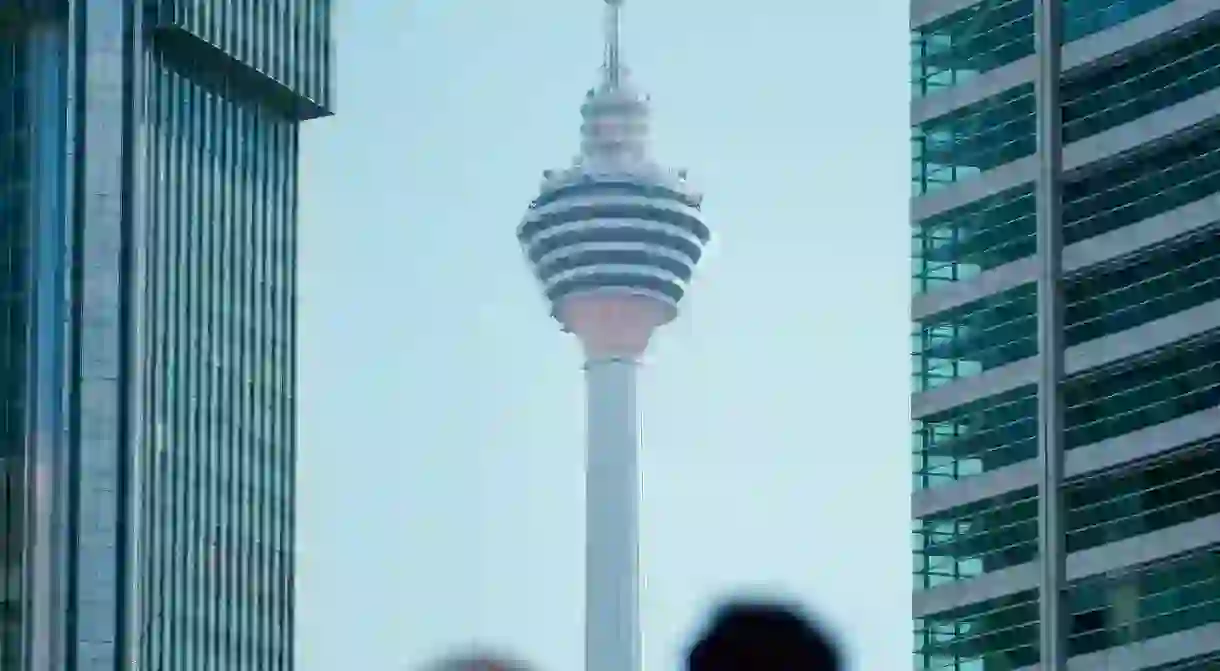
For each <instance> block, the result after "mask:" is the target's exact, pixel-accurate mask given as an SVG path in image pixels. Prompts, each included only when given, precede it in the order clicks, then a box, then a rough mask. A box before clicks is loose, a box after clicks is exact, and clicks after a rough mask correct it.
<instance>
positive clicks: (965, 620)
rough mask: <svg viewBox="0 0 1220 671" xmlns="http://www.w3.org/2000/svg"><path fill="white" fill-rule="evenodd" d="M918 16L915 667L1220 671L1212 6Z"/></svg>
mask: <svg viewBox="0 0 1220 671" xmlns="http://www.w3.org/2000/svg"><path fill="white" fill-rule="evenodd" d="M1049 2H1058V4H1059V5H1060V7H1061V14H1060V17H1061V21H1062V23H1061V25H1060V27H1059V29H1058V30H1055V31H1046V32H1041V28H1040V26H1044V25H1046V24H1042V23H1040V22H1039V21H1038V20H1036V19H1038V18H1039V16H1038V14H1039V13H1038V12H1037V11H1036V9H1037V7H1038V6H1039V5H1040V4H1042V3H1049ZM911 9H912V22H911V44H912V60H911V67H912V102H911V115H912V119H911V122H912V123H911V141H912V173H911V184H912V200H911V219H912V221H911V242H912V245H911V256H912V267H911V270H912V275H911V277H912V285H913V291H912V294H913V297H912V301H911V316H912V322H913V323H912V331H911V336H912V339H911V345H912V347H911V355H912V357H911V358H912V370H911V373H912V395H911V414H912V427H911V441H912V460H913V467H912V475H913V478H912V479H913V488H914V493H913V495H912V560H913V561H912V564H913V565H912V569H913V576H914V582H915V590H914V595H913V600H912V608H913V620H914V627H913V629H914V648H913V652H914V666H915V668H916V669H955V670H961V669H970V670H972V671H973V670H979V671H992V670H1002V671H1011V670H1015V669H1031V668H1035V665H1038V664H1043V666H1042V667H1041V668H1043V669H1044V671H1060V669H1062V668H1065V667H1064V666H1063V665H1062V664H1058V662H1059V661H1060V660H1058V659H1054V657H1055V656H1054V655H1044V653H1045V652H1047V651H1049V650H1053V649H1054V648H1055V647H1057V646H1056V645H1055V644H1056V642H1058V641H1060V640H1061V641H1062V643H1063V646H1062V648H1063V649H1064V650H1065V651H1066V657H1067V665H1068V666H1069V667H1070V668H1071V669H1073V670H1074V671H1091V670H1093V669H1096V670H1097V671H1102V670H1104V671H1122V670H1130V671H1136V670H1137V669H1178V670H1179V671H1188V670H1189V671H1205V670H1210V669H1216V668H1220V177H1218V175H1220V170H1213V168H1220V163H1218V161H1220V158H1218V157H1220V114H1217V112H1216V110H1217V109H1220V107H1218V106H1217V105H1220V3H1213V2H1202V3H1200V2H1193V1H1190V0H982V1H981V2H973V1H971V0H912V2H911ZM1043 16H1045V15H1043ZM1056 33H1061V36H1062V38H1063V39H1062V42H1061V43H1060V44H1061V48H1060V50H1059V52H1060V56H1061V58H1062V72H1061V73H1060V74H1059V76H1058V77H1057V78H1056V77H1054V76H1051V75H1050V74H1049V73H1051V72H1053V69H1052V70H1048V69H1046V68H1044V67H1043V66H1044V65H1045V56H1046V55H1047V54H1048V53H1053V48H1052V45H1054V44H1055V39H1054V38H1055V35H1056ZM1040 45H1047V46H1046V48H1043V47H1041V46H1040ZM1052 91H1053V92H1055V93H1056V94H1057V96H1056V97H1057V99H1058V100H1057V103H1058V104H1057V105H1056V97H1052V96H1050V95H1049V93H1048V92H1052ZM1040 127H1041V128H1043V129H1044V130H1045V129H1052V130H1053V131H1054V132H1049V133H1046V134H1045V135H1043V136H1042V137H1041V138H1039V137H1038V132H1039V131H1038V129H1039V128H1040ZM1048 138H1050V139H1049V140H1048ZM1040 140H1041V141H1040ZM1052 152H1053V153H1052ZM1048 155H1057V156H1058V157H1059V158H1060V159H1061V163H1062V165H1061V169H1059V168H1053V167H1048V166H1054V165H1055V164H1056V163H1057V161H1050V160H1048ZM1048 185H1054V186H1055V187H1056V188H1054V189H1048V188H1046V187H1047V186H1048ZM1048 194H1051V196H1050V197H1048ZM1039 198H1047V200H1046V201H1042V202H1041V203H1040V202H1039ZM1048 201H1049V202H1050V205H1049V206H1048V205H1047V202H1048ZM1052 226H1053V227H1054V228H1051V227H1052ZM1048 231H1049V232H1057V235H1046V234H1047V232H1048ZM1040 235H1046V237H1043V238H1041V239H1039V236H1040ZM1055 238H1059V239H1060V243H1059V245H1047V244H1045V243H1046V242H1047V240H1054V239H1055ZM1047 254H1057V255H1061V258H1062V277H1058V278H1056V277H1054V274H1053V273H1048V272H1044V271H1045V270H1046V269H1047V268H1048V266H1047V265H1046V264H1045V261H1046V260H1047V259H1048V258H1054V257H1051V256H1046V255H1047ZM1047 296H1054V297H1055V298H1056V302H1058V303H1059V304H1060V305H1061V306H1062V328H1061V329H1060V328H1048V329H1046V330H1043V329H1042V327H1043V326H1045V325H1047V324H1053V323H1054V322H1055V320H1048V319H1046V317H1047V315H1048V314H1050V313H1049V312H1048V311H1047V310H1046V309H1045V308H1046V303H1045V302H1043V299H1045V298H1046V297H1047ZM1040 322H1041V323H1040ZM1048 334H1049V335H1048ZM1056 353H1057V355H1061V356H1062V360H1063V362H1064V371H1063V377H1062V379H1061V380H1058V381H1053V380H1052V382H1053V383H1048V381H1047V378H1046V377H1044V375H1045V374H1046V370H1047V368H1046V367H1045V366H1044V364H1045V363H1046V361H1047V358H1048V357H1051V356H1052V355H1056ZM1055 407H1058V408H1061V412H1060V413H1055V414H1054V415H1052V414H1051V413H1050V412H1047V409H1048V408H1055ZM1059 416H1061V421H1051V420H1050V419H1048V417H1059ZM1052 431H1053V433H1054V436H1053V437H1052V438H1047V434H1048V432H1052ZM1052 448H1053V451H1052ZM1047 455H1062V458H1063V464H1064V469H1063V470H1064V472H1063V475H1064V477H1063V479H1062V482H1059V481H1058V480H1057V479H1056V480H1054V481H1053V482H1050V483H1044V482H1043V481H1042V476H1043V473H1044V471H1043V470H1042V466H1043V465H1044V464H1045V463H1048V462H1049V461H1051V460H1049V459H1045V457H1046V456H1047ZM1043 495H1049V496H1053V497H1054V500H1056V501H1058V500H1062V504H1063V505H1062V514H1061V515H1056V516H1055V517H1057V518H1058V519H1060V520H1061V521H1062V524H1061V525H1059V526H1061V530H1062V533H1054V534H1051V533H1047V534H1040V529H1041V528H1040V523H1039V520H1040V515H1041V512H1040V503H1042V501H1041V500H1040V497H1041V496H1043ZM1048 500H1051V499H1049V498H1048ZM1049 517H1050V516H1047V518H1049ZM1047 518H1043V519H1047ZM1055 526H1056V525H1052V526H1051V527H1049V528H1051V529H1054V528H1055ZM1056 541H1058V544H1061V545H1062V554H1061V553H1059V552H1056V551H1055V547H1054V546H1055V545H1056ZM1058 557H1063V558H1064V559H1065V562H1064V564H1065V566H1066V575H1065V582H1066V584H1065V585H1064V589H1063V590H1062V592H1061V594H1059V595H1056V594H1054V593H1047V594H1043V593H1042V592H1041V591H1040V589H1039V588H1040V586H1041V579H1042V577H1043V576H1045V575H1047V572H1046V570H1045V569H1046V567H1048V566H1053V565H1054V564H1055V563H1056V562H1057V558H1058ZM1046 614H1049V616H1047V617H1046V619H1045V622H1047V623H1052V622H1053V621H1054V617H1055V616H1056V615H1058V617H1060V618H1061V619H1062V622H1063V625H1064V626H1063V631H1062V639H1060V637H1058V636H1057V635H1056V632H1055V631H1054V629H1055V628H1054V627H1053V626H1050V627H1046V628H1045V629H1044V628H1043V627H1042V626H1041V625H1042V623H1043V617H1044V615H1046Z"/></svg>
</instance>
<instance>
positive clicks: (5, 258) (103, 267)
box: [0, 0, 333, 671]
mask: <svg viewBox="0 0 1220 671" xmlns="http://www.w3.org/2000/svg"><path fill="white" fill-rule="evenodd" d="M332 53H333V39H332V35H331V2H330V0H202V1H200V0H190V1H188V0H0V466H2V471H0V566H2V567H3V570H4V572H5V573H4V581H3V583H0V625H2V629H0V668H3V669H4V671H9V670H10V669H13V670H15V671H17V670H19V671H25V670H27V669H28V670H31V671H32V670H35V669H45V668H55V669H64V670H65V671H83V670H86V669H87V670H90V671H93V670H101V669H105V670H106V671H114V669H119V668H122V669H127V668H137V667H138V668H141V669H156V670H166V671H171V670H172V671H194V670H200V671H204V670H208V671H212V670H215V671H221V670H224V671H228V670H234V671H239V670H251V671H255V670H257V671H264V670H275V671H290V670H291V669H292V668H294V659H293V630H294V626H293V602H294V597H293V594H294V585H293V575H294V570H293V567H294V543H295V535H294V528H295V518H294V509H295V497H296V490H295V483H294V471H295V459H296V433H295V420H296V415H295V408H296V401H295V385H296V364H295V361H296V355H295V353H296V258H297V238H296V222H297V201H298V182H297V174H296V172H297V163H298V152H299V126H300V124H301V123H302V122H305V121H307V120H309V119H313V118H316V117H320V116H326V115H329V114H331V113H332V98H333V87H332V76H331V73H332V70H333V60H332Z"/></svg>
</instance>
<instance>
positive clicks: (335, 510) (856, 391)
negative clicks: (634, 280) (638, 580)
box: [297, 0, 911, 671]
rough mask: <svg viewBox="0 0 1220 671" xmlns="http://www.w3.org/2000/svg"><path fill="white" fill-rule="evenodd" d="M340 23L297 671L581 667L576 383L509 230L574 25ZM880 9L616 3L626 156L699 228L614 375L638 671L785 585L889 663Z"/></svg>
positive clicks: (515, 3)
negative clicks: (480, 652)
mask: <svg viewBox="0 0 1220 671" xmlns="http://www.w3.org/2000/svg"><path fill="white" fill-rule="evenodd" d="M336 4H338V5H339V9H338V10H337V12H338V15H337V17H336V19H337V22H336V25H337V31H338V32H337V39H338V40H339V66H338V73H337V74H338V78H339V80H338V90H339V94H340V97H339V116H337V117H335V118H333V119H329V120H325V121H321V122H315V123H312V124H310V125H309V126H308V127H307V129H306V131H305V133H304V148H305V153H304V157H303V182H302V196H303V198H302V204H301V206H302V216H301V226H302V235H301V241H302V242H301V363H300V366H301V369H300V396H301V408H300V432H301V440H300V489H299V491H300V495H299V518H298V519H299V525H300V552H299V566H300V575H299V580H298V583H297V585H298V592H299V611H298V624H299V629H298V635H299V644H298V648H299V652H300V666H299V668H300V669H301V671H333V670H337V669H343V670H345V671H346V670H348V669H351V670H353V671H354V670H356V669H361V670H370V671H380V670H382V669H387V670H389V669H393V670H398V669H411V668H413V667H414V666H415V665H417V664H419V663H420V662H422V661H424V660H425V659H426V658H428V657H430V656H433V655H435V654H438V653H440V652H443V651H444V650H446V649H450V648H452V647H454V646H460V645H463V644H466V643H469V642H475V641H477V642H485V643H489V644H492V645H494V646H496V647H504V648H508V649H510V650H512V651H513V652H516V653H518V654H519V655H521V656H523V657H526V658H528V659H530V660H532V661H535V662H536V663H537V664H538V665H539V666H540V668H541V669H543V670H544V671H545V670H551V671H570V670H572V669H577V668H579V667H580V664H581V659H582V657H581V635H582V627H581V623H580V614H581V609H582V605H581V604H582V592H581V584H582V575H581V574H582V571H583V564H582V559H581V555H582V551H583V541H582V534H583V515H582V512H581V494H582V474H581V473H582V471H581V469H582V459H583V457H582V452H581V450H582V445H583V436H582V413H583V401H582V392H583V387H582V378H581V371H580V362H579V358H580V357H579V353H578V351H577V348H576V345H575V343H574V342H573V341H571V340H570V339H568V338H567V337H566V336H564V335H562V334H561V333H560V332H559V330H558V329H557V328H556V326H555V325H554V324H553V323H552V322H551V321H550V320H549V318H548V316H547V310H546V307H545V306H544V305H543V302H542V300H541V297H540V295H539V291H538V289H537V288H536V287H535V286H534V284H533V280H532V277H531V276H530V274H529V272H528V271H527V269H526V267H525V265H524V263H523V261H522V260H521V258H520V251H519V249H518V247H517V245H516V242H515V240H514V236H513V234H514V228H515V226H516V224H517V221H518V219H519V217H520V215H521V214H522V213H523V211H524V208H525V207H526V205H527V203H528V202H529V200H530V199H531V198H532V197H533V196H534V195H535V193H536V189H537V185H538V179H539V176H540V173H541V171H542V170H543V169H545V168H553V167H562V166H564V165H566V164H567V162H568V161H569V160H570V158H571V156H572V155H574V153H575V151H576V148H577V127H578V125H579V115H578V106H579V104H580V102H581V100H582V98H583V96H584V92H585V90H586V89H587V88H588V87H589V86H590V85H592V84H593V83H594V81H595V78H596V76H597V67H598V65H599V62H600V56H601V47H600V44H599V42H598V40H599V34H598V31H599V26H600V16H601V14H600V12H601V6H600V3H599V2H597V0H511V1H510V2H494V1H486V0H484V1H483V2H472V1H469V0H467V1H460V0H410V1H403V0H395V1H390V0H351V1H348V2H340V3H336ZM906 22H907V10H906V3H905V2H903V0H853V1H852V2H837V1H832V0H753V1H752V2H749V3H741V2H728V1H727V0H726V1H724V2H707V1H706V0H704V1H700V0H629V2H628V6H627V12H626V26H625V36H624V39H625V41H626V47H625V57H626V59H627V62H628V63H629V65H630V66H631V67H632V69H633V71H634V74H635V76H636V80H637V81H638V82H639V83H640V85H641V86H642V87H643V88H644V89H645V90H647V91H648V92H650V93H651V94H652V97H653V106H654V115H655V136H656V142H655V146H656V153H657V155H658V157H659V158H660V159H661V160H662V161H663V162H665V163H667V164H670V165H673V166H676V167H687V168H689V169H690V174H691V177H692V179H694V180H695V181H696V183H698V184H700V185H701V186H703V187H704V189H705V190H706V193H707V197H706V200H705V207H704V209H705V211H706V213H707V216H708V219H709V223H710V224H711V226H712V227H713V230H714V231H716V233H717V234H718V236H719V246H718V248H717V250H716V253H715V255H714V257H713V258H712V259H711V260H710V262H708V263H706V264H705V265H704V266H703V267H702V268H701V271H700V273H699V274H698V275H697V276H696V280H695V284H694V287H693V289H692V292H691V295H690V299H689V301H688V302H686V303H685V306H684V314H683V316H682V317H681V319H679V320H678V321H677V322H675V323H674V324H672V325H670V327H668V329H667V330H666V331H664V332H663V334H662V335H661V336H660V337H659V339H658V340H657V341H656V343H655V346H654V349H653V350H652V357H651V361H650V362H649V368H648V370H647V372H646V373H645V374H644V376H643V379H642V380H641V383H642V385H643V389H642V396H643V402H644V403H645V418H644V440H645V448H644V455H643V466H644V469H645V489H646V493H645V496H644V502H643V523H642V524H643V572H644V576H645V585H644V591H643V597H642V598H643V608H644V626H645V637H646V640H645V647H646V659H647V662H648V669H649V671H660V670H663V669H675V670H676V669H678V668H679V667H678V660H679V656H680V655H681V653H682V650H683V648H684V647H685V645H686V644H687V642H688V641H689V639H690V637H691V636H692V635H693V633H694V632H695V630H696V629H697V627H698V626H699V625H700V624H701V621H702V618H703V617H704V615H706V609H707V608H708V607H709V605H710V603H711V602H712V600H713V599H715V598H717V597H719V596H721V595H724V594H727V593H733V592H737V591H741V590H743V589H763V590H768V591H782V592H783V593H785V594H788V595H791V596H794V597H796V598H799V599H801V600H802V601H804V602H805V603H806V604H808V605H809V606H810V607H811V608H813V609H815V610H816V611H818V612H820V613H823V614H825V615H826V617H827V618H828V619H830V620H831V621H832V622H833V623H834V624H835V625H836V626H837V627H839V629H840V630H841V631H842V632H843V634H844V635H845V636H846V638H847V641H848V643H849V645H850V647H851V649H852V651H853V653H854V655H855V657H856V662H857V666H856V668H859V669H877V670H882V669H886V670H889V669H901V668H907V667H908V665H909V664H910V657H909V654H910V644H911V634H910V622H909V612H910V595H909V589H910V579H909V577H908V576H909V573H910V559H909V541H908V509H909V486H910V485H909V477H908V475H907V473H908V470H909V461H910V457H909V447H908V444H909V439H908V429H907V417H908V406H907V389H908V370H909V363H908V361H907V351H908V345H907V332H908V328H909V326H908V322H907V308H908V295H909V294H908V284H907V275H908V270H907V269H908V261H907V249H908V244H909V243H908V235H907V232H906V231H907V223H906V213H907V173H908V168H907V158H908V148H907V129H906V119H907V108H908V104H907V99H908V93H907V86H906V77H907V74H906V73H907V66H906V62H907V46H906V45H907V36H906V27H905V26H906Z"/></svg>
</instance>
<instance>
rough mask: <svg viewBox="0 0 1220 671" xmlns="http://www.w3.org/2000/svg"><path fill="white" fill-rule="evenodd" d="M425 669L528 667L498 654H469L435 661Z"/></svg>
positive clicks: (508, 670)
mask: <svg viewBox="0 0 1220 671" xmlns="http://www.w3.org/2000/svg"><path fill="white" fill-rule="evenodd" d="M425 671H526V667H525V665H524V664H521V663H520V662H516V661H509V660H508V659H505V658H502V657H500V656H497V655H489V654H468V655H461V656H455V657H450V658H449V659H446V660H444V661H441V662H436V663H433V664H431V665H429V666H427V667H425Z"/></svg>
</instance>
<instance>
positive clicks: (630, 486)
mask: <svg viewBox="0 0 1220 671" xmlns="http://www.w3.org/2000/svg"><path fill="white" fill-rule="evenodd" d="M638 366H639V363H638V360H637V359H636V358H634V357H627V356H621V357H616V356H609V357H599V358H591V359H589V360H587V361H586V363H585V381H586V384H587V386H588V397H587V398H588V411H587V412H588V414H587V419H586V421H587V431H588V452H587V455H586V471H585V516H586V517H585V519H586V532H585V533H586V541H585V571H586V574H585V669H586V671H638V669H639V668H640V616H639V511H638V508H639V498H640V468H639V414H638V410H637V408H636V394H635V385H636V369H637V367H638Z"/></svg>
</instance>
